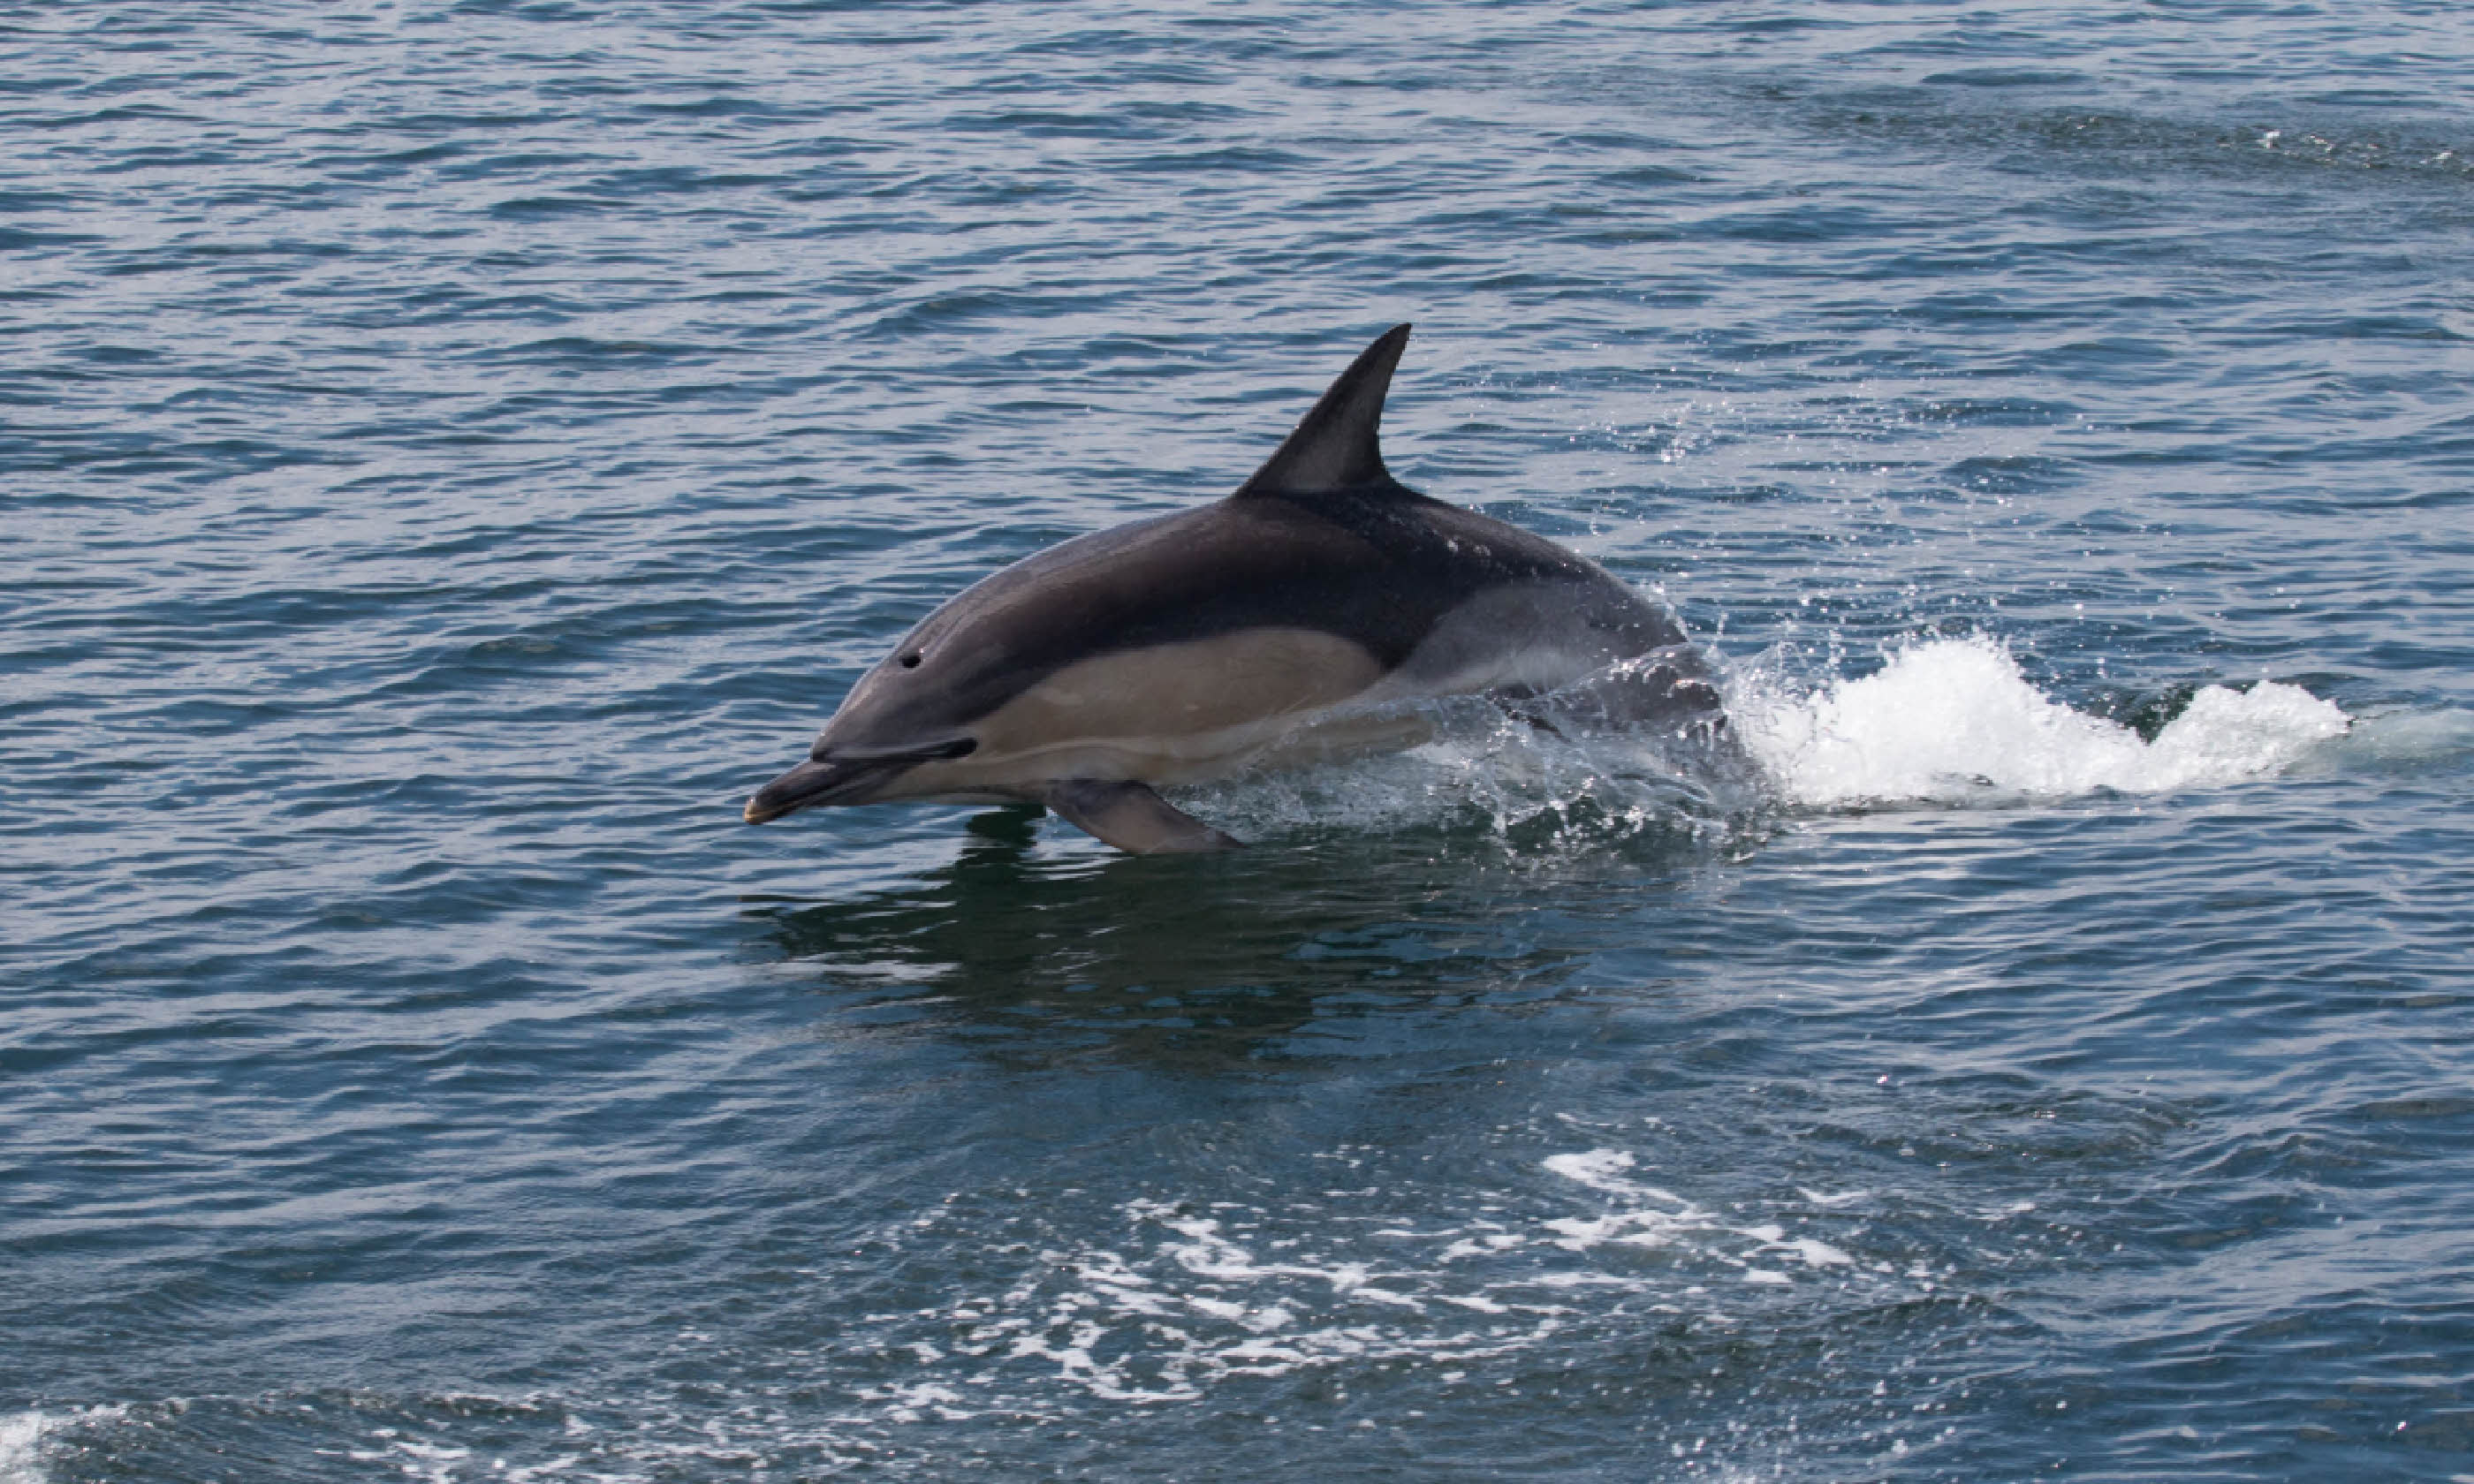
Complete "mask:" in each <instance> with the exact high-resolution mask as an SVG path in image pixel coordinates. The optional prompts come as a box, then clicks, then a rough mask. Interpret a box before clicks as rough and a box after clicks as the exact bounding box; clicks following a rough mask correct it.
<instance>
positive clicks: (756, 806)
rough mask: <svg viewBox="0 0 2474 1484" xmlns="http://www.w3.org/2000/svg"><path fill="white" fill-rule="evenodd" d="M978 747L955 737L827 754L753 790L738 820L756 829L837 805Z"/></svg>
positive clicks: (965, 754)
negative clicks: (913, 767) (915, 768)
mask: <svg viewBox="0 0 2474 1484" xmlns="http://www.w3.org/2000/svg"><path fill="white" fill-rule="evenodd" d="M979 747H980V744H979V741H978V739H976V738H973V737H955V738H953V739H951V740H948V741H944V742H931V743H927V744H925V745H922V746H919V747H905V748H871V749H864V750H853V751H848V752H839V751H837V752H834V753H830V754H827V755H825V756H823V757H819V758H813V759H811V760H810V761H807V762H803V763H801V764H799V766H797V767H795V768H793V769H791V770H790V771H789V772H788V773H785V774H783V775H782V776H781V777H780V778H775V779H774V780H773V781H772V782H770V783H767V784H765V785H764V787H763V788H760V789H758V790H757V791H756V793H755V795H754V796H753V797H752V798H750V799H749V800H748V801H747V807H746V808H745V809H744V810H742V811H741V813H740V817H741V818H743V819H745V820H746V821H747V823H749V824H751V825H762V824H764V822H765V821H767V820H778V819H780V818H781V817H782V816H783V815H785V814H795V813H797V812H798V811H799V810H801V809H806V808H811V807H813V806H814V805H816V804H820V803H838V802H842V801H844V800H847V799H849V798H851V797H853V796H854V795H861V794H864V793H866V792H867V791H868V790H870V789H872V788H874V787H875V786H876V785H877V784H879V783H881V782H884V781H885V779H886V778H891V777H893V776H894V775H895V774H897V773H900V772H901V771H902V770H903V769H905V768H908V767H910V765H911V764H913V763H921V762H934V761H938V760H940V759H943V758H949V757H967V756H969V755H970V754H973V753H975V752H977V751H979Z"/></svg>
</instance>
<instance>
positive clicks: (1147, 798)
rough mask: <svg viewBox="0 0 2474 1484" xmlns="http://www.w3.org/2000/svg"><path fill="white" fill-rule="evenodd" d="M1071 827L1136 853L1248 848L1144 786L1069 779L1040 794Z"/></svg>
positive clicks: (1086, 779)
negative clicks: (1183, 811)
mask: <svg viewBox="0 0 2474 1484" xmlns="http://www.w3.org/2000/svg"><path fill="white" fill-rule="evenodd" d="M1040 798H1041V801H1042V802H1045V803H1046V804H1047V805H1048V806H1049V807H1050V808H1052V809H1055V811H1056V812H1057V813H1058V814H1059V815H1061V816H1063V817H1064V820H1065V822H1066V823H1067V824H1069V825H1072V826H1075V827H1076V828H1078V829H1081V830H1085V831H1087V832H1089V833H1091V834H1093V835H1096V836H1098V837H1099V838H1100V839H1101V840H1102V841H1104V842H1105V843H1106V844H1109V845H1113V846H1115V847H1116V848H1117V849H1118V850H1128V851H1131V852H1132V853H1133V854H1136V855H1193V854H1199V853H1201V852H1203V851H1206V850H1244V849H1245V848H1246V844H1245V842H1244V841H1242V840H1236V839H1232V838H1230V837H1229V836H1227V835H1225V834H1223V833H1221V832H1220V831H1219V830H1217V829H1214V828H1212V827H1211V826H1208V825H1206V824H1204V823H1202V821H1201V820H1199V819H1196V818H1195V817H1194V816H1193V815H1191V814H1186V813H1182V812H1180V811H1179V810H1178V809H1177V808H1176V806H1175V805H1174V804H1171V803H1170V802H1168V801H1167V800H1165V799H1162V798H1161V797H1160V796H1159V795H1157V794H1154V793H1152V791H1151V787H1150V785H1148V784H1144V783H1135V782H1130V781H1122V780H1121V781H1114V782H1110V781H1103V780H1101V779H1098V778H1069V779H1067V780H1066V781H1064V782H1062V783H1051V784H1050V785H1048V790H1047V792H1045V793H1044V794H1042V795H1041V796H1040Z"/></svg>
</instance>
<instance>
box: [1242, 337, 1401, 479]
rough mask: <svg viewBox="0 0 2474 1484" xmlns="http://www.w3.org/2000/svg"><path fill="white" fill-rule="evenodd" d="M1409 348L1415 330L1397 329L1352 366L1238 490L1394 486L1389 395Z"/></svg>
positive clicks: (1378, 338) (1382, 338) (1299, 420)
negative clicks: (1386, 461)
mask: <svg viewBox="0 0 2474 1484" xmlns="http://www.w3.org/2000/svg"><path fill="white" fill-rule="evenodd" d="M1408 344H1409V326H1407V325H1405V324H1395V325H1394V326H1392V327H1391V328H1390V329H1388V330H1385V331H1384V332H1383V333H1382V334H1381V335H1380V336H1379V337H1377V338H1376V340H1375V342H1374V344H1372V345H1370V346H1369V347H1366V353H1365V354H1363V355H1361V356H1359V357H1358V358H1357V359H1356V360H1355V361H1354V362H1352V363H1350V365H1349V368H1348V370H1346V371H1342V372H1341V373H1340V379H1339V380H1338V381H1335V382H1333V383H1332V384H1331V390H1329V391H1327V392H1325V393H1324V394H1323V395H1322V400H1321V401H1318V402H1316V403H1315V404H1314V408H1313V410H1312V411H1310V412H1308V413H1307V414H1306V415H1305V416H1304V417H1303V418H1301V419H1298V425H1297V430H1296V431H1295V432H1292V433H1291V434H1290V435H1289V436H1288V439H1287V441H1286V442H1284V443H1281V444H1280V446H1279V448H1278V449H1277V450H1275V451H1274V452H1273V455H1272V456H1271V457H1270V458H1269V459H1266V460H1264V461H1263V467H1261V468H1258V469H1256V470H1255V471H1254V477H1253V478H1251V479H1249V480H1247V481H1246V482H1245V483H1244V484H1242V485H1239V486H1238V487H1237V493H1238V495H1239V496H1244V495H1249V494H1289V495H1297V494H1322V493H1324V492H1326V491H1338V490H1357V489H1364V488H1365V487H1367V486H1370V485H1384V484H1389V483H1390V482H1391V479H1392V473H1391V470H1389V469H1386V468H1385V467H1383V444H1382V438H1381V434H1382V428H1383V394H1384V393H1385V392H1387V391H1389V390H1390V389H1391V386H1392V371H1393V368H1395V367H1396V366H1398V365H1399V364H1400V352H1401V351H1402V350H1403V349H1405V348H1407V347H1408Z"/></svg>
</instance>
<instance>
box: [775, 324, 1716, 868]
mask: <svg viewBox="0 0 2474 1484" xmlns="http://www.w3.org/2000/svg"><path fill="white" fill-rule="evenodd" d="M1408 343H1409V326H1408V325H1406V324H1400V325H1395V326H1394V327H1393V328H1392V329H1390V330H1388V331H1386V332H1385V333H1384V334H1383V335H1382V336H1380V337H1379V338H1378V339H1376V340H1375V342H1374V343H1373V344H1372V345H1371V346H1370V347H1367V349H1366V351H1365V353H1364V354H1362V355H1360V356H1358V358H1357V359H1356V361H1355V362H1354V363H1353V364H1351V365H1350V367H1349V368H1348V370H1346V371H1343V372H1342V373H1341V375H1340V379H1339V380H1337V381H1335V382H1333V383H1332V384H1331V388H1330V390H1328V391H1326V392H1325V393H1323V395H1322V399H1321V400H1319V401H1317V402H1316V403H1315V405H1314V407H1313V409H1312V410H1310V411H1309V412H1307V414H1306V415H1305V417H1304V419H1302V420H1300V421H1299V422H1298V425H1297V428H1296V430H1295V431H1293V432H1292V433H1290V434H1289V436H1288V438H1287V440H1286V441H1285V442H1283V443H1281V444H1280V445H1279V447H1278V448H1277V449H1276V450H1274V451H1273V454H1272V457H1271V458H1270V459H1269V460H1268V461H1267V462H1266V463H1265V464H1264V465H1263V467H1261V468H1259V469H1257V470H1255V471H1254V474H1253V477H1252V478H1250V479H1248V480H1247V481H1246V482H1245V483H1244V484H1243V485H1240V486H1239V487H1238V488H1237V491H1236V492H1235V493H1233V494H1230V495H1228V496H1227V497H1226V498H1225V499H1222V500H1219V501H1216V502H1215V503H1213V504H1210V505H1205V506H1203V507H1201V509H1199V510H1190V511H1186V512H1184V513H1182V514H1180V515H1163V516H1158V517H1154V518H1152V519H1149V520H1138V521H1135V522H1133V523H1132V524H1130V525H1123V526H1118V527H1115V528H1114V529H1111V530H1106V531H1100V532H1096V533H1094V534H1092V535H1089V536H1082V537H1077V538H1075V539H1072V540H1068V541H1065V542H1062V543H1060V544H1058V545H1055V546H1052V547H1050V548H1048V549H1047V550H1046V551H1042V552H1039V553H1038V554H1036V555H1034V556H1031V557H1028V558H1026V559H1024V560H1023V561H1020V562H1015V563H1014V564H1013V565H1011V566H1009V567H1007V568H1005V569H1004V570H1003V571H1000V572H997V573H995V574H994V575H992V576H990V577H987V578H985V579H982V581H981V582H979V583H978V584H976V585H975V586H971V587H970V588H968V589H966V590H965V591H963V592H962V593H961V594H960V595H959V596H958V597H955V598H954V599H952V600H951V601H949V602H947V603H946V604H945V605H944V606H943V607H941V608H939V609H937V610H935V611H934V612H933V613H931V614H929V615H928V617H927V618H926V619H925V620H924V621H922V622H921V623H920V624H919V626H918V627H917V628H915V629H912V630H911V631H910V633H909V634H906V635H904V636H903V639H902V642H900V643H899V644H896V645H895V646H894V647H893V653H892V654H890V655H888V656H886V657H885V659H884V660H883V661H882V662H880V663H879V664H878V665H877V666H876V667H875V668H874V669H872V670H870V671H869V672H868V673H867V674H866V675H865V676H863V677H861V680H860V682H859V683H858V684H857V685H855V686H853V687H852V688H851V691H850V694H849V695H848V696H846V697H844V698H843V700H842V704H841V706H840V708H839V709H838V710H837V711H835V713H834V715H833V718H832V720H831V721H829V722H827V723H826V725H825V729H824V731H823V733H822V734H821V735H819V736H818V737H817V738H816V742H815V746H814V747H813V748H812V749H811V750H810V751H809V754H808V758H809V760H808V761H806V762H803V763H801V764H799V765H798V766H797V767H795V768H792V769H791V770H790V771H789V772H788V773H785V774H783V775H782V776H781V777H780V778H775V779H774V780H773V781H771V782H770V783H767V784H765V785H764V787H763V788H761V789H759V790H757V792H756V794H755V796H754V797H753V798H751V799H749V800H748V801H747V807H746V811H745V815H746V819H747V822H748V823H749V824H751V825H761V824H763V823H764V822H765V821H767V820H773V819H779V818H781V817H782V816H783V815H786V814H788V813H791V812H793V811H794V810H798V809H804V808H808V807H810V806H812V805H816V804H855V803H880V802H888V801H894V800H927V801H939V802H1035V803H1040V804H1045V805H1046V806H1047V807H1048V808H1050V809H1053V810H1055V812H1056V813H1057V814H1059V815H1061V816H1063V817H1064V818H1065V819H1066V820H1067V821H1068V822H1070V823H1072V824H1074V825H1076V826H1079V827H1080V828H1082V829H1084V830H1086V831H1088V832H1089V833H1091V834H1093V835H1095V836H1097V837H1099V838H1100V839H1101V840H1103V841H1105V842H1106V843H1107V844H1109V845H1112V846H1115V847H1117V848H1118V849H1120V850H1129V851H1132V852H1134V853H1136V854H1153V853H1168V852H1184V851H1202V850H1230V849H1234V848H1236V847H1237V846H1238V844H1239V842H1238V841H1236V840H1233V839H1231V838H1230V837H1229V836H1228V835H1226V834H1225V833H1223V832H1222V831H1220V830H1218V829H1216V828H1214V827H1212V826H1209V825H1207V824H1204V823H1203V822H1202V821H1201V820H1198V819H1195V818H1194V817H1193V816H1191V815H1188V814H1186V813H1184V812H1182V811H1180V810H1179V809H1177V808H1176V807H1175V806H1174V805H1172V804H1170V803H1169V802H1167V801H1166V800H1164V799H1162V798H1160V796H1159V795H1158V794H1157V793H1155V792H1153V789H1154V787H1155V786H1158V785H1164V784H1176V783H1192V782H1201V781H1203V780H1206V779H1211V778H1226V777H1229V776H1231V775H1233V774H1236V773H1239V772H1243V771H1246V770H1249V769H1254V768H1269V767H1279V766H1292V765H1297V764H1299V763H1304V762H1312V761H1317V760H1325V759H1331V758H1337V757H1346V756H1350V755H1359V754H1365V753H1369V752H1374V751H1381V750H1386V749H1391V748H1398V747H1404V746H1412V745H1415V744H1416V743H1417V742H1419V741H1421V740H1424V739H1425V738H1426V737H1427V736H1428V735H1430V734H1431V730H1430V727H1429V726H1428V725H1427V724H1426V723H1425V722H1424V721H1423V720H1422V719H1421V718H1420V717H1419V714H1418V713H1417V705H1418V703H1420V702H1427V701H1432V700H1434V699H1437V698H1441V697H1445V696H1461V695H1489V696H1492V697H1494V698H1496V699H1497V700H1498V701H1500V702H1502V703H1504V704H1505V705H1506V706H1509V707H1517V706H1518V705H1519V704H1520V703H1521V702H1523V701H1525V700H1527V699H1529V698H1534V697H1538V696H1540V695H1544V694H1546V693H1548V692H1554V691H1561V690H1565V689H1566V688H1567V687H1571V686H1574V685H1575V684H1577V683H1579V682H1589V683H1590V684H1591V686H1592V687H1594V690H1593V692H1592V704H1591V706H1590V709H1592V710H1594V711H1596V712H1598V713H1599V714H1600V715H1602V716H1606V717H1608V718H1610V719H1613V720H1614V721H1617V722H1620V723H1622V724H1625V725H1630V726H1641V725H1656V726H1665V727H1672V728H1678V729H1690V728H1692V727H1696V726H1697V727H1698V728H1700V729H1701V730H1702V731H1703V732H1705V733H1709V734H1716V733H1718V732H1719V731H1721V730H1723V728H1724V726H1725V718H1724V716H1723V714H1721V712H1720V711H1719V699H1718V693H1717V691H1716V689H1715V688H1714V687H1713V686H1712V685H1711V684H1710V680H1709V667H1708V665H1707V663H1706V662H1705V661H1704V659H1703V658H1702V657H1701V655H1700V653H1699V652H1698V651H1697V650H1695V649H1694V648H1693V647H1692V646H1691V645H1690V644H1689V643H1688V642H1686V638H1685V635H1684V631H1683V629H1682V627H1681V626H1680V625H1679V624H1678V623H1677V622H1676V619H1675V616H1674V615H1673V614H1672V613H1671V612H1669V611H1668V610H1666V609H1664V608H1663V607H1661V606H1660V605H1658V604H1656V603H1653V602H1651V601H1649V600H1648V599H1646V598H1644V597H1643V596H1641V595H1640V594H1639V593H1637V592H1636V591H1634V590H1633V589H1632V588H1631V587H1630V586H1626V585H1625V584H1624V583H1623V582H1621V581H1619V580H1618V579H1617V578H1615V577H1614V576H1613V574H1611V573H1609V572H1608V571H1607V570H1606V569H1604V568H1603V567H1600V566H1599V565H1598V564H1597V563H1595V562H1590V561H1589V559H1587V558H1585V557H1582V556H1580V555H1578V554H1577V553H1574V552H1570V551H1566V550H1564V548H1563V547H1561V546H1559V545H1557V544H1555V543H1554V542H1553V541H1550V540H1547V539H1544V538H1542V537H1539V536H1534V535H1532V534H1530V533H1529V532H1526V531H1523V530H1520V529H1519V528H1517V527H1516V526H1510V525H1506V524H1505V523H1504V522H1502V521H1500V520H1495V519H1492V518H1491V517H1489V516H1486V515H1479V514H1477V513H1476V512H1474V511H1469V510H1463V509H1461V508H1460V507H1458V506H1454V505H1447V504H1444V503H1443V502H1442V501H1440V500H1434V499H1429V498H1427V497H1426V496H1425V495H1422V494H1419V493H1418V492H1417V491H1413V490H1410V489H1408V488H1407V487H1405V486H1403V485H1401V484H1400V483H1399V482H1398V481H1396V480H1395V479H1394V478H1393V477H1392V474H1391V471H1390V470H1389V469H1387V468H1386V467H1384V464H1383V454H1382V449H1381V446H1380V443H1379V437H1378V435H1379V431H1380V424H1381V422H1382V418H1383V398H1384V394H1385V393H1386V391H1387V390H1388V389H1389V388H1390V386H1391V383H1392V373H1393V371H1394V370H1395V368H1396V367H1397V366H1398V365H1399V363H1400V353H1401V351H1402V350H1403V349H1404V348H1405V347H1407V345H1408ZM1516 714H1521V713H1520V712H1518V711H1517V710H1516ZM1530 719H1531V720H1532V721H1533V722H1535V723H1536V724H1538V725H1540V726H1550V725H1551V723H1549V722H1546V721H1544V720H1542V719H1540V717H1538V716H1536V715H1532V716H1531V717H1530Z"/></svg>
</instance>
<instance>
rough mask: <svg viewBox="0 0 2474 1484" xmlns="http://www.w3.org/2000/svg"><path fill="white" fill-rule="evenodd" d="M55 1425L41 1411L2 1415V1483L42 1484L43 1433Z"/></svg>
mask: <svg viewBox="0 0 2474 1484" xmlns="http://www.w3.org/2000/svg"><path fill="white" fill-rule="evenodd" d="M53 1426H54V1419H52V1418H50V1417H47V1416H45V1415H44V1414H42V1413H40V1412H12V1413H10V1414H8V1415H6V1416H0V1484H43V1480H44V1477H45V1472H44V1469H43V1434H45V1433H46V1432H49V1431H51V1430H52V1428H53Z"/></svg>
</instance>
